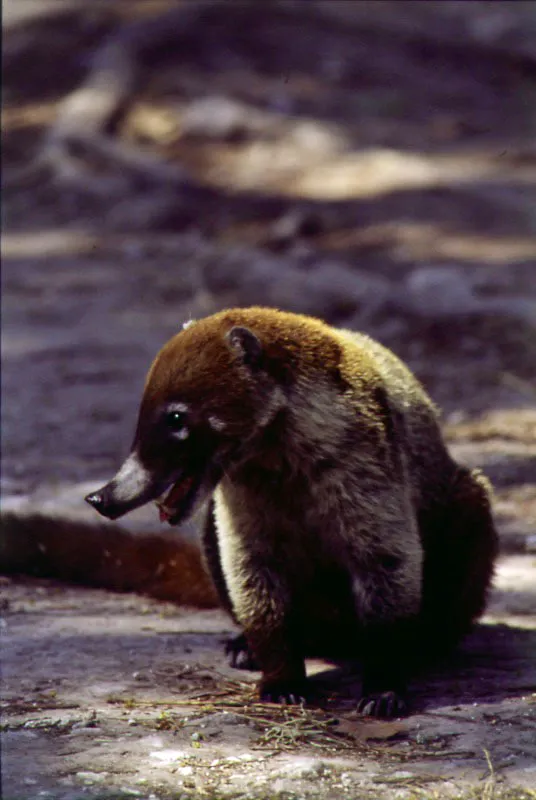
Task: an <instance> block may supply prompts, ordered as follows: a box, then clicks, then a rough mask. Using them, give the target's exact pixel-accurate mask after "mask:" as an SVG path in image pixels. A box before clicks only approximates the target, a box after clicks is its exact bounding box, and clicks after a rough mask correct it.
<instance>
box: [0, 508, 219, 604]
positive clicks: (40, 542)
mask: <svg viewBox="0 0 536 800" xmlns="http://www.w3.org/2000/svg"><path fill="white" fill-rule="evenodd" d="M0 522H1V533H0V572H1V573H3V574H9V575H13V574H23V575H33V576H35V577H42V578H55V579H57V580H60V581H64V582H67V583H75V584H78V585H81V586H95V587H100V588H103V589H111V590H112V591H116V592H139V593H141V594H145V595H149V596H150V597H155V598H157V599H158V600H169V601H171V602H174V603H178V604H181V605H191V606H195V607H196V608H214V607H216V606H217V605H218V599H217V596H216V591H215V589H214V587H213V585H212V581H211V579H210V577H209V576H208V574H207V572H206V570H205V568H204V566H203V562H202V558H201V553H200V551H199V548H198V547H197V546H196V545H195V544H193V543H191V542H187V541H184V540H183V539H180V538H178V537H177V539H176V540H173V539H171V538H165V537H163V536H158V535H156V534H154V535H148V534H147V535H141V534H139V535H134V534H131V533H129V532H128V531H126V530H125V529H124V528H121V527H119V526H118V525H108V524H104V525H90V524H88V523H87V522H83V521H81V520H69V519H61V518H55V517H47V516H43V515H41V514H28V515H19V514H15V513H9V512H7V513H3V514H2V515H1V519H0Z"/></svg>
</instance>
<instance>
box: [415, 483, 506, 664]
mask: <svg viewBox="0 0 536 800" xmlns="http://www.w3.org/2000/svg"><path fill="white" fill-rule="evenodd" d="M490 497H491V485H490V484H489V482H488V480H487V478H486V477H485V476H484V475H483V474H482V473H481V472H479V471H478V470H469V469H466V468H465V467H458V468H457V470H456V471H455V473H454V476H453V480H452V483H451V485H450V487H449V489H448V491H447V495H446V500H445V502H444V503H438V504H437V505H435V506H434V507H432V508H430V509H428V510H426V511H425V512H423V514H422V515H421V518H420V527H421V532H422V536H423V544H424V551H425V559H424V571H423V606H422V618H423V623H424V632H425V635H426V639H425V641H426V642H427V647H428V646H429V645H431V646H432V649H433V650H434V652H435V653H440V652H443V651H445V650H447V649H449V648H450V647H452V646H453V645H455V644H456V643H457V641H458V640H459V639H460V638H461V636H463V635H464V634H465V633H466V632H467V631H468V630H469V628H470V626H471V623H472V622H474V621H475V620H476V619H478V617H479V616H480V615H481V614H482V612H483V611H484V608H485V605H486V600H487V594H488V590H489V587H490V584H491V579H492V577H493V570H494V563H495V559H496V557H497V553H498V537H497V532H496V530H495V526H494V523H493V518H492V514H491V503H490ZM434 645H435V646H434Z"/></svg>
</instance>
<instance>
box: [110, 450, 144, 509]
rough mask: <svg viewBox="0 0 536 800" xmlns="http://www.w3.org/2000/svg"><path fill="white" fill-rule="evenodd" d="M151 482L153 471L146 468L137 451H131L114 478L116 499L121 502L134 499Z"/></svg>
mask: <svg viewBox="0 0 536 800" xmlns="http://www.w3.org/2000/svg"><path fill="white" fill-rule="evenodd" d="M151 483H152V476H151V473H150V472H149V471H148V470H147V469H145V467H144V466H143V464H142V463H141V461H140V460H139V458H138V456H137V455H136V453H131V454H130V455H129V457H128V458H127V460H126V461H125V463H124V464H123V466H122V467H121V469H120V470H119V472H118V473H117V475H116V476H115V478H114V479H113V484H114V499H115V500H116V501H117V502H119V503H120V502H127V501H129V500H132V499H133V498H134V497H137V496H138V495H139V494H141V493H142V492H143V491H145V489H147V488H148V487H149V486H150V485H151Z"/></svg>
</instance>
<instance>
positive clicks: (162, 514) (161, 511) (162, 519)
mask: <svg viewBox="0 0 536 800" xmlns="http://www.w3.org/2000/svg"><path fill="white" fill-rule="evenodd" d="M158 516H159V518H160V522H167V521H168V519H169V514H168V513H167V511H164V509H163V508H162V507H160V508H159V509H158Z"/></svg>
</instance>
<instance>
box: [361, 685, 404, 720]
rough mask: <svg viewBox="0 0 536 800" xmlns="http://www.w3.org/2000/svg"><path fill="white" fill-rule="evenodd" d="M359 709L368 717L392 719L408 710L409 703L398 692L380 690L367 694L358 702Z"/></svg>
mask: <svg viewBox="0 0 536 800" xmlns="http://www.w3.org/2000/svg"><path fill="white" fill-rule="evenodd" d="M357 711H358V712H359V713H360V714H363V715H364V716H366V717H380V718H383V719H392V718H393V717H401V716H403V715H404V714H405V713H406V712H407V703H406V701H405V699H404V698H403V697H402V695H400V694H397V693H396V692H392V691H389V692H378V693H373V694H372V695H371V694H367V695H365V697H362V698H361V700H360V701H359V702H358V704H357Z"/></svg>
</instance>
